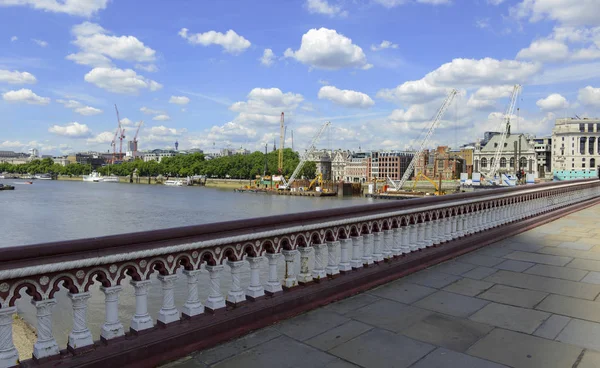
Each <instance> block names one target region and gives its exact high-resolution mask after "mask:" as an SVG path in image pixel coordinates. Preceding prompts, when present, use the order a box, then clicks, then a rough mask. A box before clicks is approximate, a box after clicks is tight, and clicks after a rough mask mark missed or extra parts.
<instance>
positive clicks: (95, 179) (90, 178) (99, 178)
mask: <svg viewBox="0 0 600 368" xmlns="http://www.w3.org/2000/svg"><path fill="white" fill-rule="evenodd" d="M103 180H104V178H103V177H102V175H100V174H99V173H98V172H97V171H92V173H91V174H90V175H84V176H83V181H88V182H93V183H100V182H102V181H103Z"/></svg>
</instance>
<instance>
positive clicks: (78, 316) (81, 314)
mask: <svg viewBox="0 0 600 368" xmlns="http://www.w3.org/2000/svg"><path fill="white" fill-rule="evenodd" d="M67 295H68V296H69V299H71V305H72V306H73V329H72V330H71V333H69V343H68V345H67V347H68V349H69V350H71V351H74V350H77V349H81V348H85V347H86V346H91V345H93V344H94V339H93V338H92V333H91V332H90V330H89V329H88V327H87V302H88V300H89V299H90V297H91V296H92V295H91V294H90V293H89V292H83V293H77V294H71V293H68V294H67Z"/></svg>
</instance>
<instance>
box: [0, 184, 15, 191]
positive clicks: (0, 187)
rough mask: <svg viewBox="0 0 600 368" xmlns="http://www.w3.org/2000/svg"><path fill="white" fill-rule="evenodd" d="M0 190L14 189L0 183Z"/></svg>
mask: <svg viewBox="0 0 600 368" xmlns="http://www.w3.org/2000/svg"><path fill="white" fill-rule="evenodd" d="M0 190H15V187H14V186H12V185H7V184H0Z"/></svg>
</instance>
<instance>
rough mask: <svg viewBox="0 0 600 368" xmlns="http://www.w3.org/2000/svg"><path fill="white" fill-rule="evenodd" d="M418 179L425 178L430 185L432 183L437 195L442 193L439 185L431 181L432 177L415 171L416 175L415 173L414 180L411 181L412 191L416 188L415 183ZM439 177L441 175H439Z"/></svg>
mask: <svg viewBox="0 0 600 368" xmlns="http://www.w3.org/2000/svg"><path fill="white" fill-rule="evenodd" d="M419 179H425V180H427V181H428V182H429V183H430V184H431V185H433V188H434V189H435V195H436V196H439V195H443V194H444V193H443V192H442V191H441V190H440V189H441V188H440V186H439V185H438V183H436V182H435V181H433V180H432V179H430V178H429V177H428V176H426V175H425V174H423V173H417V175H415V181H414V182H413V186H412V191H413V192H414V191H415V189H416V188H417V183H418V182H419ZM440 179H441V177H440Z"/></svg>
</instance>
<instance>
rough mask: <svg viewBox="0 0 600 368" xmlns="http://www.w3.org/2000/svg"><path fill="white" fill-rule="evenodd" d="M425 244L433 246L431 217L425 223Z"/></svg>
mask: <svg viewBox="0 0 600 368" xmlns="http://www.w3.org/2000/svg"><path fill="white" fill-rule="evenodd" d="M425 246H426V247H431V246H433V219H432V218H431V217H430V218H429V221H427V222H426V223H425Z"/></svg>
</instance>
